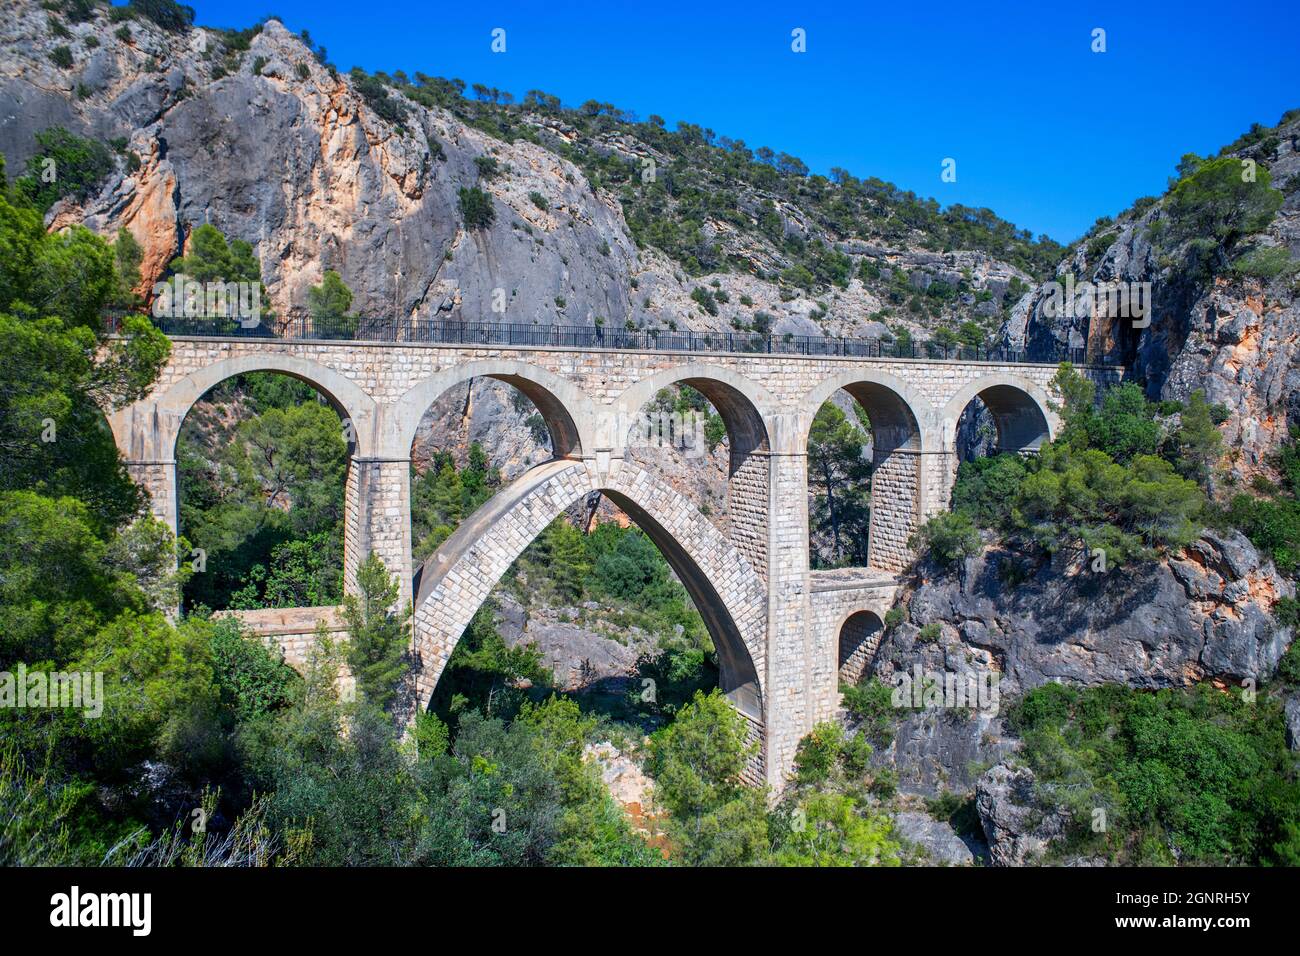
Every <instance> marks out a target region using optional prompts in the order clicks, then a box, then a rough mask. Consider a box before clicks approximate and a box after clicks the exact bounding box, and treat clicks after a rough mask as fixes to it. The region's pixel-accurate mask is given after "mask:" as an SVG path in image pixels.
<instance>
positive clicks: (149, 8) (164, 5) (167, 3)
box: [127, 0, 194, 33]
mask: <svg viewBox="0 0 1300 956" xmlns="http://www.w3.org/2000/svg"><path fill="white" fill-rule="evenodd" d="M127 6H128V7H129V8H130V9H131V11H133V12H134V13H138V14H140V15H141V16H144V17H147V18H148V19H150V20H152V21H153V22H154V23H156V24H158V26H160V27H162V28H163V29H164V30H168V31H170V32H172V33H183V32H185V31H186V30H188V29H189V28H190V27H191V26H193V25H194V8H193V7H187V6H183V5H182V4H179V3H177V2H176V0H130V2H129V3H128V4H127Z"/></svg>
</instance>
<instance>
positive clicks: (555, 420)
mask: <svg viewBox="0 0 1300 956" xmlns="http://www.w3.org/2000/svg"><path fill="white" fill-rule="evenodd" d="M475 378H494V379H497V380H498V381H501V382H505V383H507V384H508V385H513V386H514V387H515V388H517V389H518V390H519V391H521V392H523V393H524V395H525V396H527V397H528V399H529V401H531V402H532V403H533V405H534V406H536V408H537V411H538V414H540V415H541V416H542V419H543V420H544V421H545V422H546V427H547V430H548V431H549V432H550V434H551V450H552V452H553V453H554V455H555V457H556V458H579V457H582V456H583V455H589V454H591V453H592V451H593V449H594V448H595V447H596V440H595V435H594V433H593V431H592V429H593V427H594V422H595V421H596V411H595V405H594V404H593V403H592V401H591V399H590V398H588V397H587V396H586V394H584V393H583V391H582V389H580V388H579V387H578V386H577V385H574V384H573V383H572V382H570V381H567V380H565V379H563V378H561V377H560V376H558V375H556V374H555V373H554V372H550V371H547V370H546V369H544V368H540V367H538V366H536V365H529V364H528V363H526V362H518V361H511V360H508V359H500V360H487V361H478V362H466V363H465V364H463V365H454V366H452V367H451V368H447V369H443V370H442V371H439V372H435V373H433V374H432V375H430V376H429V377H428V378H426V379H424V380H422V381H421V382H419V383H418V384H416V385H414V386H412V387H411V388H410V389H408V390H407V392H406V394H405V395H403V396H402V397H401V398H400V399H399V400H398V402H397V405H396V407H395V408H394V409H393V413H392V417H391V418H390V419H389V421H388V422H387V423H386V425H385V428H384V430H383V434H382V435H381V442H382V443H383V445H384V447H385V448H386V449H387V454H389V455H391V456H392V457H403V458H408V457H410V454H411V444H412V443H413V442H414V441H415V432H416V429H417V428H419V425H420V419H421V418H423V417H424V413H425V412H426V411H428V410H429V406H431V405H432V404H433V403H434V402H435V401H437V399H438V397H439V396H440V395H442V394H443V393H444V392H446V391H447V390H448V389H449V388H453V387H455V386H456V385H459V384H461V383H462V382H468V381H469V380H471V379H475Z"/></svg>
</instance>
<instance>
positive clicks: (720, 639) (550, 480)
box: [414, 460, 767, 723]
mask: <svg viewBox="0 0 1300 956" xmlns="http://www.w3.org/2000/svg"><path fill="white" fill-rule="evenodd" d="M592 491H601V492H602V493H604V494H606V495H608V496H609V497H610V498H611V499H612V500H613V501H614V502H615V503H616V504H617V505H618V506H619V507H620V508H622V509H623V510H624V511H626V512H627V513H628V515H629V516H630V517H631V518H632V519H633V520H634V521H635V522H636V523H637V525H638V526H639V527H640V528H641V529H642V530H643V531H644V532H645V533H646V534H647V535H648V536H649V537H650V539H651V540H652V541H653V542H654V543H655V545H656V546H657V547H658V548H659V549H660V551H661V552H662V553H663V554H664V557H665V558H666V559H667V560H668V562H669V564H670V565H671V566H672V567H673V570H674V571H675V572H676V573H677V575H678V577H680V578H681V580H682V583H683V584H684V585H685V586H686V588H687V591H688V592H689V593H690V594H691V597H692V599H693V600H694V601H695V603H696V607H697V608H698V609H699V611H700V614H701V615H702V616H703V617H704V620H705V624H706V626H707V627H708V629H709V633H710V635H711V636H712V637H713V640H714V644H715V646H716V647H717V650H718V660H719V664H720V671H721V683H722V690H723V692H724V693H725V694H726V695H727V697H728V698H729V699H730V700H731V701H732V703H733V704H735V705H736V707H737V708H738V709H739V710H740V711H741V712H742V713H743V714H745V715H746V716H747V717H749V718H750V720H751V721H757V722H760V723H761V721H762V718H763V693H762V679H761V676H760V675H761V674H762V673H763V667H764V659H765V643H764V642H765V635H766V620H767V597H766V589H765V588H764V586H763V584H762V582H761V581H760V580H759V577H758V575H757V573H756V572H755V571H754V569H753V568H752V567H750V565H749V563H748V562H747V561H746V560H745V558H744V557H743V556H742V555H741V554H740V553H739V552H738V551H737V550H736V549H735V547H733V546H732V545H731V543H730V542H729V541H727V539H726V538H725V537H723V535H722V533H721V532H719V531H718V530H717V529H716V528H715V527H714V526H713V525H712V524H711V523H709V521H708V520H707V519H705V517H704V516H703V515H702V514H700V512H699V509H697V508H696V507H695V506H694V505H692V504H691V503H690V502H689V501H687V500H686V499H685V498H684V497H682V496H681V495H680V494H679V493H678V492H676V491H675V490H673V489H672V488H670V487H669V486H668V485H667V484H665V483H663V482H661V481H659V480H658V479H657V478H655V477H654V476H652V475H650V474H649V473H647V472H645V471H642V470H641V469H639V468H634V467H632V466H629V465H626V464H624V465H623V466H621V467H620V468H618V469H617V470H616V471H615V472H613V473H611V474H609V475H605V476H603V477H600V476H597V475H596V474H595V473H593V471H592V470H590V469H589V468H588V467H587V465H586V463H584V462H576V461H560V460H557V461H550V462H545V463H543V464H541V465H537V466H536V467H534V468H532V469H531V470H529V471H528V472H526V473H525V474H524V475H522V476H520V478H519V479H517V480H516V481H515V482H514V483H513V484H511V486H510V487H509V488H507V489H505V490H503V491H501V492H499V493H498V494H497V495H496V496H494V497H493V498H492V499H491V500H490V501H488V502H487V504H485V505H484V506H483V507H482V508H480V509H479V511H477V512H475V513H474V514H473V515H471V516H470V517H469V518H468V519H467V520H466V521H465V522H464V523H463V524H462V525H461V526H460V527H459V528H457V530H456V533H455V534H453V535H452V536H451V537H450V538H448V539H447V540H446V541H445V542H443V544H442V546H441V547H439V548H438V549H437V551H436V552H435V553H434V554H433V555H431V556H430V558H429V561H428V562H426V565H425V567H424V569H423V570H422V572H421V579H420V582H419V586H418V588H417V591H416V600H415V657H416V676H415V688H414V697H415V699H414V703H415V705H416V706H418V707H420V708H424V707H427V706H428V703H429V700H430V699H431V698H432V696H433V692H434V689H435V688H436V686H437V683H438V679H439V678H440V677H441V676H442V672H443V670H444V668H445V667H446V665H447V661H448V660H449V659H450V657H451V652H452V650H453V649H454V648H455V645H456V643H457V642H458V641H459V640H460V636H461V634H462V633H463V632H464V630H465V628H466V627H467V626H468V624H469V622H470V620H471V619H472V618H473V616H474V614H475V613H476V612H477V611H478V609H479V608H480V607H481V606H482V604H483V602H484V601H486V600H487V598H488V596H489V594H490V593H491V591H492V588H493V587H495V586H496V584H497V582H498V581H499V580H500V579H501V577H502V576H503V575H504V574H505V573H506V571H507V570H508V569H509V568H510V565H511V564H513V563H514V561H515V559H516V558H518V557H519V555H520V554H522V553H523V551H524V549H525V548H527V547H528V545H529V544H530V543H531V542H532V541H533V539H534V538H536V537H537V535H539V534H541V533H542V531H543V530H544V529H545V528H546V526H547V525H549V524H550V523H551V522H552V521H553V520H554V519H555V518H557V517H558V516H560V515H561V514H563V513H564V511H565V510H566V509H567V508H569V506H571V505H572V504H574V503H575V502H577V501H579V500H581V499H582V498H583V497H584V496H586V495H587V494H589V493H590V492H592Z"/></svg>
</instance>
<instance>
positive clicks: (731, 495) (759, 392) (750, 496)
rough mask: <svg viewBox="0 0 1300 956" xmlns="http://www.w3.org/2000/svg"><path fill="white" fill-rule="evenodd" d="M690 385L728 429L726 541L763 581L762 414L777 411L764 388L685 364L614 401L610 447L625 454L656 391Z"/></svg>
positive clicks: (765, 443)
mask: <svg viewBox="0 0 1300 956" xmlns="http://www.w3.org/2000/svg"><path fill="white" fill-rule="evenodd" d="M670 385H689V386H691V388H694V389H695V390H696V391H698V392H699V393H700V394H701V395H703V396H704V397H705V398H706V399H708V400H709V402H710V404H712V405H713V407H714V408H715V409H716V410H717V412H718V415H719V416H720V417H721V418H722V423H723V425H724V426H725V427H726V429H727V439H728V440H727V446H728V452H729V461H728V468H727V511H728V518H729V524H730V531H731V539H732V541H733V542H734V543H735V544H736V546H737V547H738V548H739V549H740V551H741V553H742V554H744V555H745V557H746V558H748V559H749V562H750V564H751V565H752V566H753V567H754V569H755V570H756V571H758V573H759V575H760V576H762V577H763V578H764V579H766V577H767V537H768V510H769V500H768V499H769V494H768V489H769V486H770V462H769V451H770V440H769V438H768V428H767V423H766V421H765V419H764V410H765V409H772V408H775V407H776V402H775V400H774V399H773V398H772V396H771V395H770V394H769V393H768V392H767V390H766V389H765V388H763V387H762V386H760V385H757V384H755V383H754V382H751V381H750V380H749V379H747V378H745V377H744V376H743V375H740V374H738V373H736V372H733V371H732V370H730V369H726V368H722V367H721V366H717V365H709V364H707V363H704V362H690V363H687V364H685V365H679V366H676V367H674V368H669V369H664V370H663V371H661V372H658V373H656V374H655V375H652V376H650V377H649V378H646V379H643V380H641V381H640V382H637V383H636V384H635V385H633V386H631V387H630V388H628V389H627V390H626V391H624V392H623V394H622V395H620V396H619V397H618V398H617V399H616V400H615V402H614V407H615V414H614V416H613V422H614V427H615V429H616V431H617V434H616V435H615V436H613V437H614V439H615V440H614V442H613V443H612V444H613V447H615V448H619V449H622V450H623V452H624V453H626V450H627V449H626V444H627V439H628V433H629V432H630V431H631V429H632V428H634V427H635V426H636V423H637V421H638V416H639V415H640V412H641V409H642V408H644V407H645V405H646V403H647V402H649V401H651V399H653V398H654V396H655V395H657V394H658V393H659V390H660V389H663V388H667V387H668V386H670Z"/></svg>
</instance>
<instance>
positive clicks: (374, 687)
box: [343, 552, 411, 708]
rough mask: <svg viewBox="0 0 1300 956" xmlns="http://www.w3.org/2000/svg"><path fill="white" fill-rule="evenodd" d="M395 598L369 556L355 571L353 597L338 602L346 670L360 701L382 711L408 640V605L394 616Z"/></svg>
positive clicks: (392, 583)
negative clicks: (345, 633) (343, 627)
mask: <svg viewBox="0 0 1300 956" xmlns="http://www.w3.org/2000/svg"><path fill="white" fill-rule="evenodd" d="M398 593H399V588H398V583H397V578H396V576H393V577H390V576H389V574H388V569H387V568H386V567H384V562H383V561H381V560H380V559H379V556H378V555H377V554H375V553H374V552H371V553H370V555H369V557H367V558H366V560H365V561H364V562H363V563H362V565H361V567H360V568H358V569H357V592H356V593H355V594H349V595H347V596H346V597H344V598H343V620H344V621H345V622H346V623H347V626H348V635H349V640H348V655H347V656H348V667H350V668H351V670H352V676H353V678H354V679H355V680H356V682H357V691H358V693H359V694H360V695H361V697H363V698H364V699H365V700H366V701H367V702H369V703H371V704H373V705H375V706H376V707H382V708H387V707H388V705H389V704H391V703H392V701H393V698H394V697H395V696H396V693H397V684H398V681H399V680H400V679H401V676H402V655H403V654H404V653H405V651H406V649H407V643H408V639H409V629H410V621H411V605H410V604H409V603H408V604H407V605H406V607H404V608H403V609H402V610H401V612H400V613H396V612H394V610H393V608H394V605H396V603H397V597H398Z"/></svg>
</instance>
